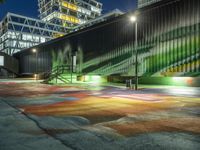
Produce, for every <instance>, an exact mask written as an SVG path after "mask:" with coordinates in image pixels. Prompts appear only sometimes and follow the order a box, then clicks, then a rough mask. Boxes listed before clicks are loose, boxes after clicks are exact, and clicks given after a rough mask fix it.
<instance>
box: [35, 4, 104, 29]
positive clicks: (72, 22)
mask: <svg viewBox="0 0 200 150" xmlns="http://www.w3.org/2000/svg"><path fill="white" fill-rule="evenodd" d="M38 5H39V12H40V19H41V20H43V21H47V22H51V23H55V24H59V25H61V26H63V27H73V26H77V25H80V24H84V23H86V22H87V21H88V20H91V19H94V18H96V17H98V16H100V15H101V11H102V4H101V3H99V2H97V1H96V0H38Z"/></svg>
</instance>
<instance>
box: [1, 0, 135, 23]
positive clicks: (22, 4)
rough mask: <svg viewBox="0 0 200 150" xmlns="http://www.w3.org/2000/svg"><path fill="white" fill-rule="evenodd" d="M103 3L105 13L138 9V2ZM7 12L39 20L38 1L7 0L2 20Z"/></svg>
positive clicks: (133, 0) (117, 1) (112, 1)
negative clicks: (115, 10)
mask: <svg viewBox="0 0 200 150" xmlns="http://www.w3.org/2000/svg"><path fill="white" fill-rule="evenodd" d="M98 1H99V2H102V3H103V4H104V5H103V13H105V12H108V11H110V10H113V9H115V8H118V9H120V10H122V11H129V10H132V9H134V8H135V7H136V0H98ZM7 12H13V13H17V14H20V15H24V16H29V17H34V18H37V16H38V6H37V0H6V2H5V3H4V4H1V5H0V19H1V18H2V17H3V16H5V14H6V13H7Z"/></svg>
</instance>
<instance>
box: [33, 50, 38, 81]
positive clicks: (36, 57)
mask: <svg viewBox="0 0 200 150" xmlns="http://www.w3.org/2000/svg"><path fill="white" fill-rule="evenodd" d="M32 52H33V53H35V61H36V67H35V70H36V71H35V78H36V80H37V74H38V53H37V49H32Z"/></svg>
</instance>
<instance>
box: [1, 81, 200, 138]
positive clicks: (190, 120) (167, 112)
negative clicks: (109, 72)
mask: <svg viewBox="0 0 200 150" xmlns="http://www.w3.org/2000/svg"><path fill="white" fill-rule="evenodd" d="M0 86H1V89H0V95H1V97H4V98H10V99H12V103H14V101H15V104H16V106H17V107H18V108H20V109H21V110H23V112H24V113H25V114H28V115H35V116H37V117H71V116H74V117H83V118H85V119H87V120H88V121H89V124H87V125H82V126H81V129H84V130H91V129H93V128H100V129H101V128H108V129H110V130H111V131H112V132H113V134H114V133H115V134H118V135H120V136H124V137H132V136H136V135H140V134H146V133H162V132H171V133H172V132H180V133H182V132H183V133H191V134H197V135H199V134H200V117H199V116H200V109H199V108H200V98H199V97H185V96H171V95H169V94H165V93H156V92H155V91H154V90H152V92H148V93H147V94H145V92H135V91H131V90H127V89H120V88H112V87H106V86H105V87H99V88H96V89H95V90H94V89H93V88H92V87H91V86H77V85H76V86H50V85H41V84H32V85H30V84H0ZM11 89H12V90H11ZM16 97H17V99H16V100H14V98H16ZM20 99H26V102H24V103H23V104H19V103H18V102H17V101H20ZM41 99H43V101H44V103H42V104H41V103H39V101H40V100H41ZM49 99H51V100H52V101H50V102H47V103H45V100H47V101H48V100H49ZM33 100H37V101H38V104H37V102H36V103H35V104H34V105H32V104H31V101H33ZM76 130H77V129H75V130H74V129H73V130H71V131H73V132H75V131H76ZM48 131H50V132H52V133H54V134H60V133H62V132H63V133H65V130H64V129H63V130H62V129H55V128H54V129H48ZM61 131H62V132H61ZM77 131H80V129H78V130H77ZM102 132H103V131H102ZM67 133H70V129H68V130H67Z"/></svg>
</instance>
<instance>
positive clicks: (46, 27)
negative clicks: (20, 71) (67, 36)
mask: <svg viewBox="0 0 200 150" xmlns="http://www.w3.org/2000/svg"><path fill="white" fill-rule="evenodd" d="M66 30H67V28H64V27H62V26H59V25H56V24H52V23H47V22H44V21H41V20H38V19H33V18H29V17H25V16H21V15H17V14H13V13H8V14H7V15H6V16H5V17H4V19H3V20H2V22H1V23H0V51H1V52H5V53H7V54H10V55H12V54H14V53H16V52H18V51H20V50H22V49H25V48H28V47H32V46H34V45H37V44H39V43H44V42H46V41H49V40H51V39H53V38H55V37H58V36H59V35H63V34H64V33H65V32H66Z"/></svg>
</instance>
